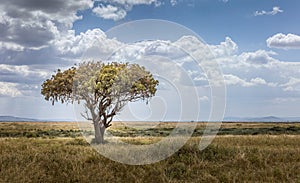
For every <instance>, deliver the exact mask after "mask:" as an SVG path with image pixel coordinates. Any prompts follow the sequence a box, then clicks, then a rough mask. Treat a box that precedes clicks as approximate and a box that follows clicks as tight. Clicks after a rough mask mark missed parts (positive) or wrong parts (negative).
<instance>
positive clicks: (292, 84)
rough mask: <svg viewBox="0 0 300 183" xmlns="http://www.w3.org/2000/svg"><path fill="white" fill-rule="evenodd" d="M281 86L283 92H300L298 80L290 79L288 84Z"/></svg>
mask: <svg viewBox="0 0 300 183" xmlns="http://www.w3.org/2000/svg"><path fill="white" fill-rule="evenodd" d="M281 86H282V87H283V88H284V91H300V78H295V77H290V78H289V80H288V82H287V83H284V84H282V85H281Z"/></svg>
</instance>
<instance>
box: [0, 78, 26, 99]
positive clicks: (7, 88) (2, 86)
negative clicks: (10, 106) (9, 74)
mask: <svg viewBox="0 0 300 183" xmlns="http://www.w3.org/2000/svg"><path fill="white" fill-rule="evenodd" d="M21 95H22V93H21V92H20V91H19V90H18V89H17V84H16V83H9V82H2V81H0V96H8V97H17V96H21Z"/></svg>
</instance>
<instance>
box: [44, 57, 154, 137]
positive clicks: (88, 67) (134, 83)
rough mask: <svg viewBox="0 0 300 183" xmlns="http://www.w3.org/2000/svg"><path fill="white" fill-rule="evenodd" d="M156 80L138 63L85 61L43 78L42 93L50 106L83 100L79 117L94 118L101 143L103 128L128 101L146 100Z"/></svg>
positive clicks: (151, 93) (150, 95)
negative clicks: (82, 107) (82, 109)
mask: <svg viewBox="0 0 300 183" xmlns="http://www.w3.org/2000/svg"><path fill="white" fill-rule="evenodd" d="M158 83H159V82H158V80H155V79H154V77H153V76H152V74H151V73H150V72H149V71H147V70H146V69H145V68H144V67H142V66H140V65H138V64H129V63H118V62H112V63H103V62H84V63H82V64H80V65H79V66H74V67H71V68H69V69H67V70H64V71H61V70H60V69H58V70H57V72H56V74H54V75H52V77H51V78H50V79H47V80H46V81H44V83H43V84H42V90H41V94H42V95H44V97H45V100H47V101H51V102H52V104H53V105H54V103H55V102H61V103H65V102H67V103H73V102H78V103H80V102H84V106H85V108H86V111H84V112H83V113H82V116H83V117H84V118H85V119H88V120H92V121H93V124H94V127H95V139H96V142H97V143H103V135H104V130H105V129H106V128H108V127H109V126H110V125H111V121H112V120H113V117H114V116H115V115H116V114H117V113H118V112H120V111H121V110H122V108H123V107H124V106H125V105H126V104H127V102H134V101H137V100H140V99H141V100H146V101H148V99H149V98H151V97H152V96H154V95H155V93H156V90H157V89H156V87H157V85H158ZM97 133H99V134H97ZM100 136H101V137H100Z"/></svg>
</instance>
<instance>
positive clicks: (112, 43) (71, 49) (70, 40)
mask: <svg viewBox="0 0 300 183" xmlns="http://www.w3.org/2000/svg"><path fill="white" fill-rule="evenodd" d="M53 45H54V46H55V49H56V50H57V51H58V52H59V54H60V55H61V56H64V57H71V58H81V57H82V56H85V55H83V54H85V52H86V51H91V50H92V49H91V47H95V49H97V50H95V52H96V53H97V54H98V55H102V59H104V58H105V57H106V56H109V55H110V54H112V53H113V52H114V51H115V50H116V49H118V48H119V47H121V46H122V45H123V44H122V43H120V42H118V41H117V40H115V39H108V38H107V37H106V35H105V33H104V32H103V31H102V30H101V29H93V30H87V31H86V32H85V33H80V34H79V35H75V31H73V30H70V31H68V33H66V34H65V35H62V36H61V37H60V38H59V39H57V40H55V42H53ZM88 48H89V50H87V49H88ZM88 54H91V53H88Z"/></svg>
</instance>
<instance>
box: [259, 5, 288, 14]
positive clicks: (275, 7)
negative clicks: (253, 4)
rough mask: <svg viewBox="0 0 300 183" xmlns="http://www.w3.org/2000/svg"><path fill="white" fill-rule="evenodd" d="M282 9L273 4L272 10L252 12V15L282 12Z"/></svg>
mask: <svg viewBox="0 0 300 183" xmlns="http://www.w3.org/2000/svg"><path fill="white" fill-rule="evenodd" d="M282 12H283V10H281V9H280V7H278V6H274V7H273V9H272V11H265V10H262V11H256V12H254V16H262V15H276V14H278V13H282Z"/></svg>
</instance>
